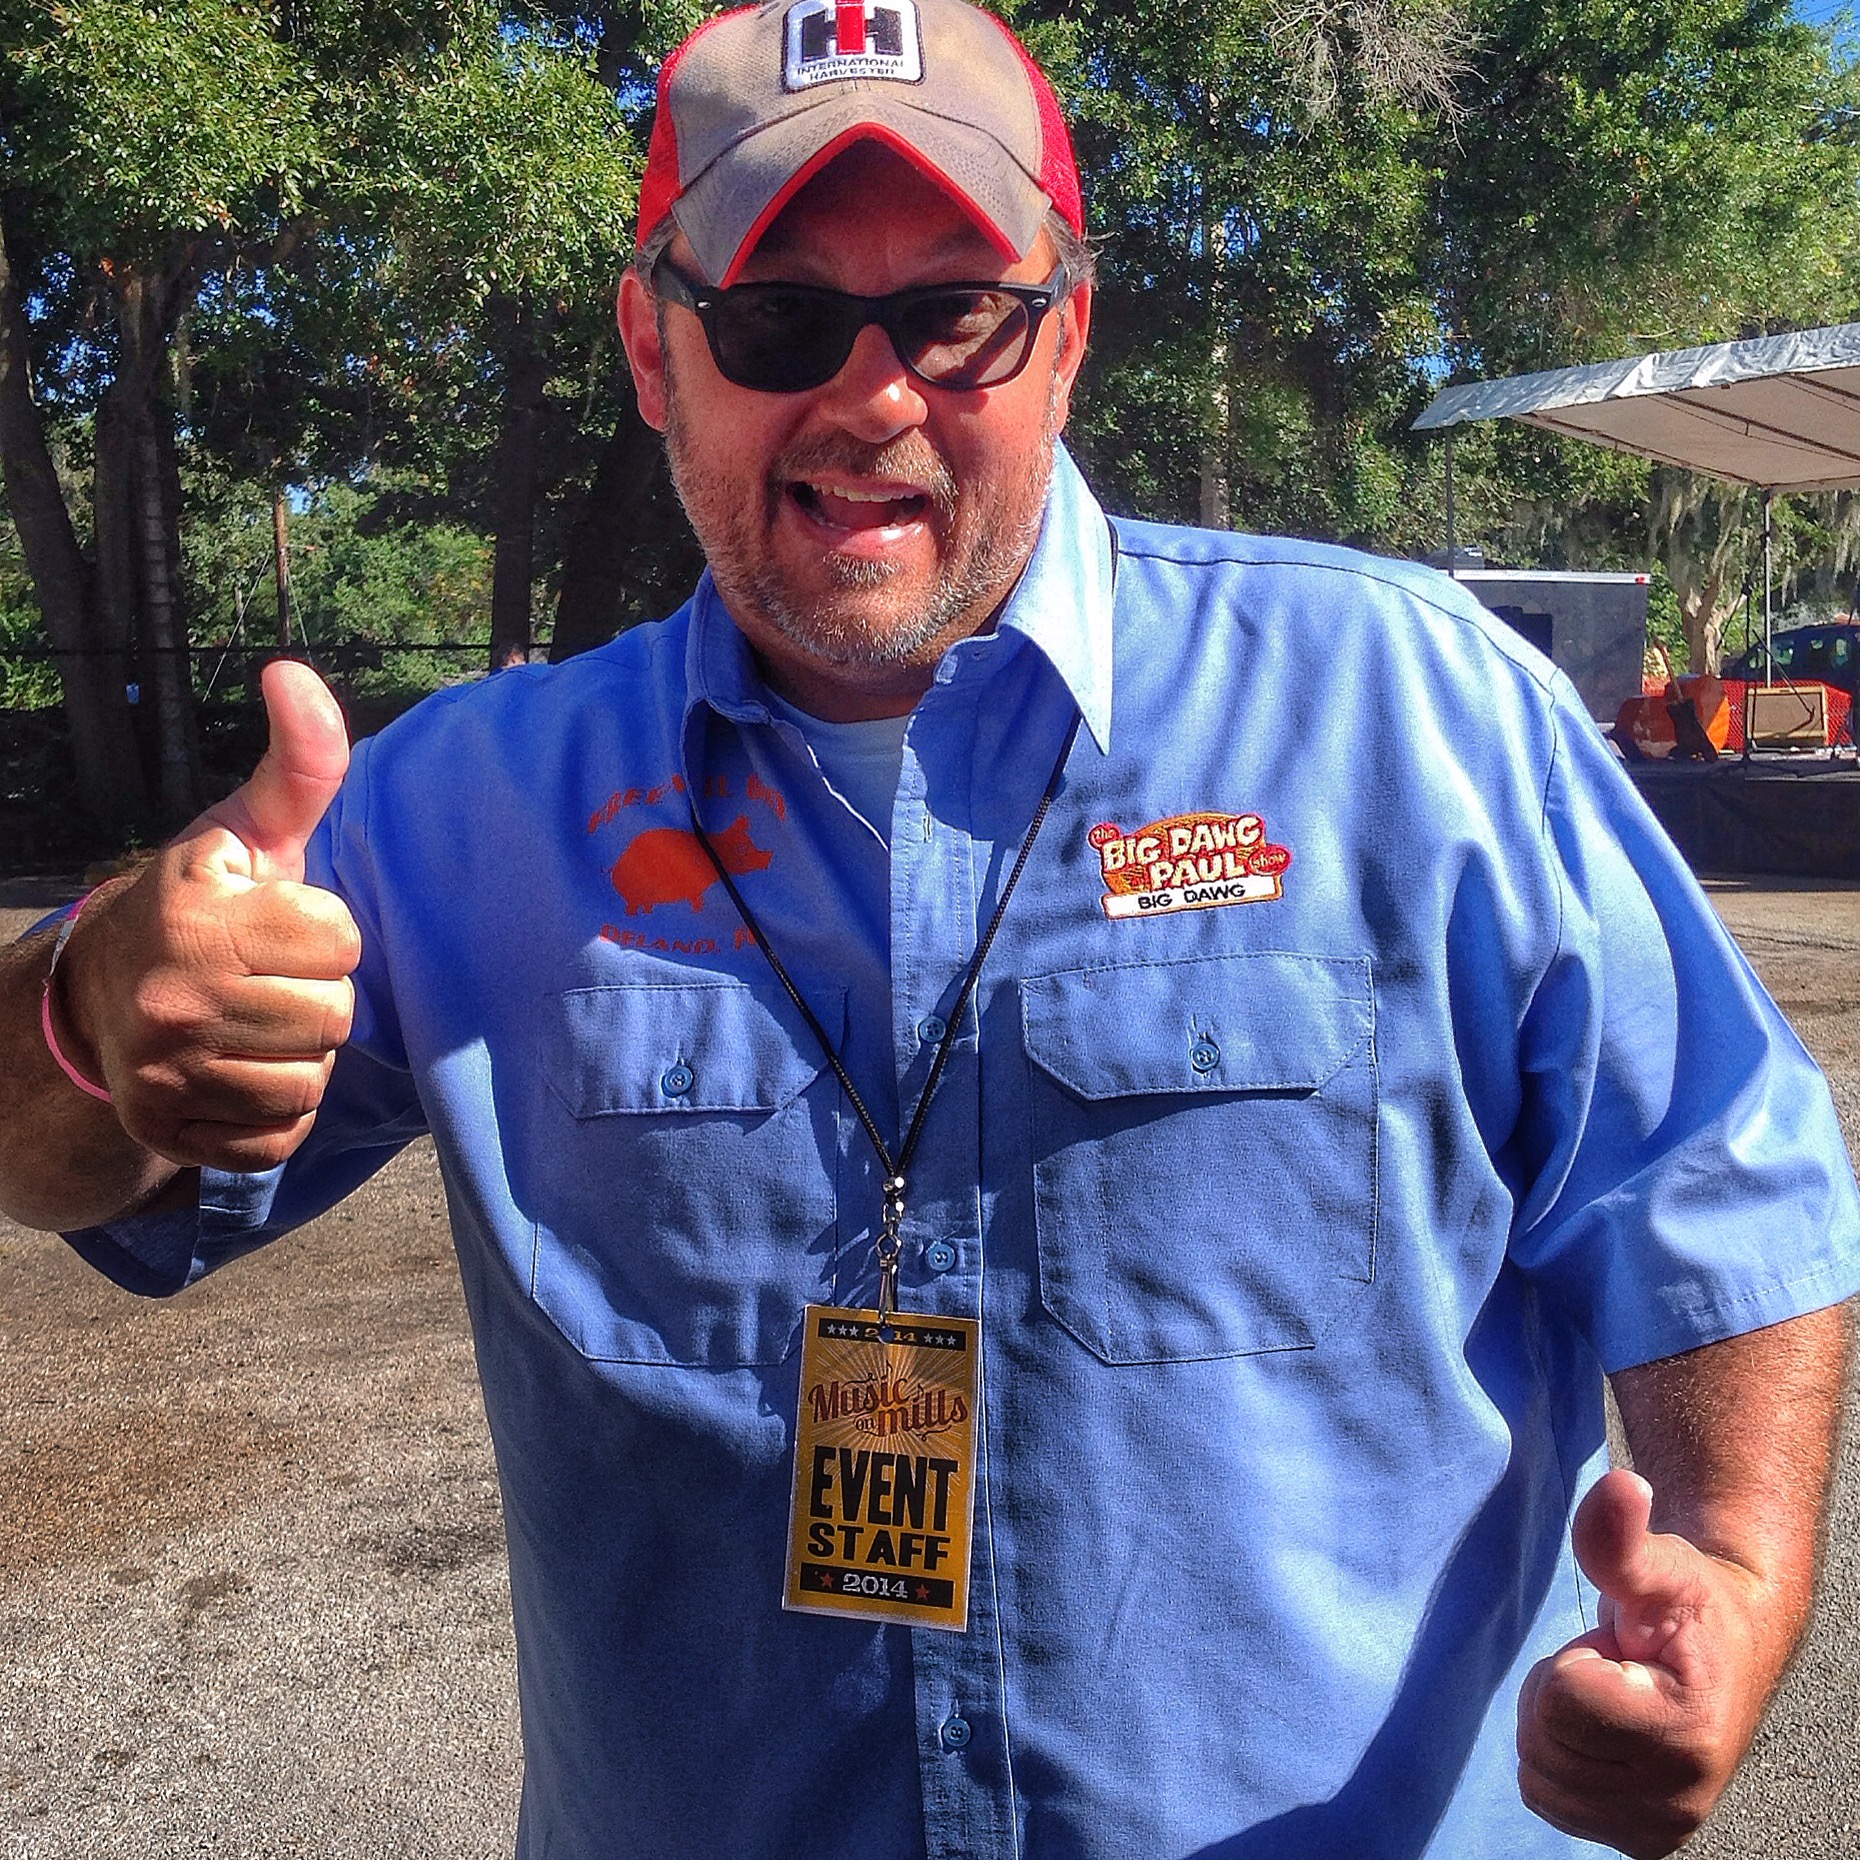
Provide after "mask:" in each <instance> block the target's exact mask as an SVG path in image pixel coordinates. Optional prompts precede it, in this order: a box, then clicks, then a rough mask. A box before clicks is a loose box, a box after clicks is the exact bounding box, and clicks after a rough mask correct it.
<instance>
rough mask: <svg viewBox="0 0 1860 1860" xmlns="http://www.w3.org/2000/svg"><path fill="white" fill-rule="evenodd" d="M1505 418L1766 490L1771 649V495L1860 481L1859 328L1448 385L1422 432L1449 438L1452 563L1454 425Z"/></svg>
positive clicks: (1766, 615)
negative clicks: (1453, 385) (1441, 434)
mask: <svg viewBox="0 0 1860 1860" xmlns="http://www.w3.org/2000/svg"><path fill="white" fill-rule="evenodd" d="M1501 419H1505V420H1525V421H1528V422H1529V423H1530V424H1531V425H1533V426H1542V427H1547V428H1549V430H1550V431H1552V432H1556V433H1569V434H1571V435H1573V436H1574V437H1575V438H1578V439H1587V440H1591V441H1593V442H1594V443H1595V444H1596V445H1601V446H1609V447H1612V448H1613V449H1614V450H1615V451H1618V452H1634V453H1638V454H1639V455H1640V456H1641V457H1642V458H1649V459H1655V460H1658V461H1659V462H1660V463H1661V464H1664V465H1680V466H1684V467H1685V468H1686V469H1687V470H1690V471H1697V472H1706V473H1708V474H1710V475H1711V476H1713V477H1716V478H1726V479H1729V480H1730V481H1731V482H1732V483H1733V484H1747V485H1754V486H1757V487H1759V488H1760V489H1761V490H1762V491H1763V494H1764V496H1763V641H1764V647H1765V650H1766V651H1767V650H1768V647H1769V640H1770V520H1769V519H1770V498H1771V496H1772V495H1773V494H1774V493H1775V492H1777V491H1784V492H1787V491H1833V490H1841V489H1845V488H1847V487H1849V486H1853V485H1860V323H1842V324H1840V325H1838V326H1837V327H1835V328H1832V329H1804V330H1797V331H1795V332H1794V333H1793V334H1791V335H1786V336H1757V337H1753V338H1752V339H1750V340H1749V341H1746V342H1715V343H1712V344H1710V345H1709V346H1707V347H1705V348H1699V349H1672V350H1668V351H1667V352H1665V353H1664V354H1657V355H1642V356H1635V357H1630V358H1628V359H1627V360H1625V361H1619V362H1596V363H1592V364H1590V365H1588V366H1586V367H1581V368H1553V369H1549V370H1547V371H1546V372H1544V373H1542V374H1535V375H1511V376H1508V377H1506V378H1505V379H1503V380H1499V381H1471V382H1466V383H1464V384H1462V385H1461V386H1459V387H1450V388H1445V389H1443V390H1442V391H1441V393H1439V394H1438V395H1437V396H1436V397H1435V399H1434V401H1433V404H1432V405H1431V406H1430V407H1429V408H1428V409H1427V411H1426V412H1425V413H1423V414H1422V415H1421V417H1420V418H1419V419H1418V420H1416V421H1415V423H1414V426H1415V430H1416V431H1417V432H1424V431H1431V430H1440V431H1444V433H1445V435H1446V440H1447V560H1448V562H1449V563H1451V562H1452V561H1453V559H1454V555H1453V429H1454V428H1455V427H1456V426H1460V425H1463V424H1465V423H1466V422H1468V421H1471V420H1501Z"/></svg>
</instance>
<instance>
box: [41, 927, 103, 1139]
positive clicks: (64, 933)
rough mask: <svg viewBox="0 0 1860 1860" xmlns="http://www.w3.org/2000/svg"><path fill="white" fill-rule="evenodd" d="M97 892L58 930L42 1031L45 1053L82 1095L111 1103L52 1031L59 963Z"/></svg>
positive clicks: (44, 999)
mask: <svg viewBox="0 0 1860 1860" xmlns="http://www.w3.org/2000/svg"><path fill="white" fill-rule="evenodd" d="M95 896H96V893H95V892H90V891H87V892H85V894H84V895H83V897H81V898H79V899H78V901H77V902H76V903H75V904H74V905H72V907H71V908H70V909H69V910H68V911H66V912H65V920H64V922H63V923H62V924H60V925H59V927H58V941H57V942H56V943H54V944H53V945H52V962H51V967H50V968H48V969H47V970H46V971H45V985H44V987H42V988H41V989H40V990H39V1031H40V1032H41V1033H42V1034H44V1035H45V1050H46V1051H47V1052H48V1053H50V1054H51V1056H52V1062H53V1064H54V1065H56V1066H57V1068H58V1070H59V1071H60V1072H62V1073H63V1074H64V1075H65V1077H66V1078H68V1079H69V1080H70V1081H71V1083H72V1084H73V1085H75V1086H76V1087H77V1088H78V1090H79V1091H81V1092H84V1093H87V1094H88V1095H89V1096H90V1097H92V1098H95V1099H97V1100H98V1101H99V1102H100V1103H103V1104H109V1103H111V1102H112V1100H111V1097H110V1094H109V1093H108V1092H107V1091H105V1090H104V1089H103V1087H102V1086H101V1085H93V1084H92V1083H91V1082H90V1080H89V1079H87V1078H86V1077H85V1076H84V1075H83V1073H81V1072H80V1071H79V1070H78V1069H77V1067H76V1066H74V1065H73V1064H72V1063H71V1061H70V1060H68V1059H67V1058H66V1057H65V1056H64V1054H63V1053H62V1052H61V1051H60V1050H59V1046H58V1035H57V1034H56V1033H54V1032H53V1031H52V977H53V976H54V975H56V974H57V973H58V959H59V957H60V956H62V955H63V954H64V953H65V944H66V942H67V941H68V940H69V938H70V936H71V926H72V925H73V924H75V923H76V922H77V918H78V912H79V911H81V910H82V909H83V908H84V906H85V905H87V904H88V903H89V902H90V901H91V899H92V898H93V897H95Z"/></svg>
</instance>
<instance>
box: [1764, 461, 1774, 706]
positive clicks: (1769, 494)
mask: <svg viewBox="0 0 1860 1860" xmlns="http://www.w3.org/2000/svg"><path fill="white" fill-rule="evenodd" d="M1774 496H1775V493H1774V492H1773V491H1772V490H1771V489H1770V488H1769V486H1768V485H1765V486H1764V487H1763V682H1764V683H1765V684H1769V683H1770V682H1771V681H1772V680H1773V679H1774V678H1775V676H1776V661H1775V659H1774V658H1773V657H1772V656H1771V653H1770V566H1771V554H1770V548H1771V537H1772V534H1773V532H1772V529H1771V524H1770V503H1771V500H1772V499H1773V498H1774Z"/></svg>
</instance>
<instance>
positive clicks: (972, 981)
mask: <svg viewBox="0 0 1860 1860" xmlns="http://www.w3.org/2000/svg"><path fill="white" fill-rule="evenodd" d="M1079 722H1080V717H1079V713H1078V712H1076V711H1075V712H1074V713H1073V716H1072V722H1071V724H1070V726H1069V727H1068V728H1067V730H1066V738H1065V741H1064V742H1063V743H1061V744H1060V746H1059V756H1058V759H1057V760H1056V761H1055V762H1054V763H1053V772H1052V774H1051V775H1050V776H1048V777H1047V782H1046V792H1045V793H1044V794H1042V795H1041V796H1040V804H1039V806H1038V807H1036V808H1035V809H1034V810H1033V819H1032V821H1031V822H1030V823H1029V824H1028V827H1027V832H1026V836H1025V838H1023V839H1022V841H1021V843H1020V852H1019V855H1018V856H1017V857H1016V858H1015V861H1014V869H1013V870H1012V871H1011V872H1009V874H1008V879H1007V883H1006V884H1005V885H1003V886H1002V888H1001V898H1000V901H999V902H998V903H997V904H996V905H995V910H994V915H993V916H992V917H990V918H989V920H988V927H987V929H985V930H984V931H983V932H982V936H981V941H980V942H978V943H977V944H976V946H975V954H974V955H973V956H972V957H971V958H970V959H969V966H968V969H967V970H966V971H965V972H964V974H963V978H962V986H961V988H959V989H958V990H957V993H956V1004H955V1007H954V1008H953V1009H952V1010H951V1012H950V1016H949V1025H948V1026H947V1027H945V1028H944V1030H943V1037H942V1039H941V1040H939V1041H938V1042H937V1049H936V1054H935V1056H934V1057H933V1058H932V1060H931V1061H930V1072H929V1076H928V1077H927V1078H925V1080H924V1088H923V1090H922V1092H920V1093H919V1094H918V1098H917V1109H916V1110H915V1112H913V1113H912V1116H911V1121H910V1126H909V1128H908V1129H907V1130H906V1131H905V1133H904V1142H903V1143H902V1144H901V1145H900V1146H899V1149H898V1154H897V1157H896V1159H895V1160H894V1159H893V1157H892V1154H891V1147H890V1145H889V1144H887V1143H886V1141H885V1138H884V1133H883V1132H882V1131H880V1129H879V1127H878V1125H877V1123H876V1122H875V1121H874V1120H873V1117H872V1113H871V1112H870V1111H869V1110H867V1108H866V1103H865V1100H864V1099H863V1098H861V1097H860V1096H859V1088H858V1087H857V1086H856V1085H854V1084H853V1082H852V1076H851V1074H850V1073H848V1072H847V1070H846V1065H845V1062H844V1061H843V1060H842V1059H841V1058H840V1056H839V1054H838V1053H837V1052H836V1051H835V1050H834V1046H833V1042H832V1041H831V1040H830V1039H828V1038H827V1030H826V1028H824V1027H823V1026H822V1025H821V1024H820V1019H819V1016H818V1015H816V1014H815V1012H814V1010H813V1009H812V1008H811V1007H809V1006H808V1005H807V1002H806V1001H805V1000H804V999H803V998H802V995H801V991H800V989H798V988H797V987H796V986H795V985H794V978H793V977H792V976H791V975H790V974H789V973H788V971H787V969H786V968H785V967H784V966H783V964H782V960H781V958H780V957H779V956H778V955H776V953H775V949H774V946H773V945H772V944H771V943H770V942H769V940H768V937H767V935H766V934H765V933H764V931H763V928H762V925H761V924H760V923H759V922H758V921H757V920H756V917H755V914H754V912H752V911H751V910H750V908H749V906H748V905H747V904H746V903H744V902H743V894H742V893H741V892H740V891H738V890H737V888H736V881H735V880H734V879H733V878H732V877H731V876H730V874H729V873H728V872H727V871H726V870H725V869H724V864H723V860H722V859H721V858H720V857H719V856H718V853H717V849H716V847H714V846H713V845H712V844H711V842H710V835H709V834H708V833H706V832H705V831H704V823H703V821H702V820H700V819H699V818H698V810H697V795H696V791H695V790H694V789H687V791H686V795H685V799H686V801H687V802H688V804H689V806H690V808H691V830H692V832H693V833H695V834H696V835H697V842H698V844H699V845H700V846H702V847H703V848H704V856H705V857H706V858H707V859H709V861H710V863H711V869H712V870H713V871H714V872H715V873H716V874H717V877H718V879H719V880H720V881H721V883H722V885H723V888H724V890H725V891H726V892H728V893H729V897H730V902H731V903H732V904H734V905H735V906H736V908H737V911H738V913H739V915H740V916H741V917H742V920H743V923H744V925H745V927H746V928H747V929H748V931H749V934H750V935H751V936H752V937H754V938H755V940H756V947H757V948H758V949H759V950H761V952H762V953H763V955H764V956H766V957H767V958H768V964H769V967H770V968H771V969H773V970H774V971H775V979H776V980H777V981H779V982H780V983H781V985H782V987H783V988H785V989H786V990H787V991H788V999H789V1000H790V1001H792V1002H793V1003H794V1005H795V1007H796V1009H797V1010H798V1011H799V1013H800V1016H801V1018H802V1019H803V1020H804V1021H806V1022H807V1025H808V1027H809V1029H810V1030H811V1031H812V1033H813V1036H814V1038H815V1039H816V1040H818V1041H819V1042H820V1050H821V1051H822V1052H823V1053H824V1054H826V1056H827V1064H828V1065H829V1066H831V1067H832V1068H833V1076H834V1077H835V1078H836V1079H838V1080H839V1083H840V1090H841V1091H843V1092H844V1093H845V1094H846V1098H847V1101H848V1103H850V1104H851V1105H852V1108H853V1109H854V1111H856V1112H857V1113H858V1116H859V1122H860V1124H861V1125H862V1126H863V1127H864V1130H865V1134H866V1136H867V1138H868V1139H869V1140H870V1142H871V1145H872V1149H873V1151H874V1153H875V1154H876V1155H877V1157H878V1161H879V1166H880V1168H882V1169H883V1170H884V1172H885V1208H884V1219H883V1222H882V1224H881V1226H880V1228H879V1234H878V1240H877V1242H876V1244H875V1249H874V1250H875V1251H876V1253H877V1255H878V1267H879V1275H878V1314H879V1316H880V1318H881V1319H882V1318H887V1317H889V1316H890V1315H891V1314H892V1312H893V1311H895V1310H896V1309H897V1291H898V1254H899V1247H900V1242H899V1238H898V1229H899V1227H900V1225H901V1223H902V1222H903V1219H904V1189H905V1174H904V1172H905V1171H906V1170H907V1169H908V1168H909V1167H910V1164H911V1158H912V1157H913V1156H915V1155H916V1154H917V1139H918V1138H919V1136H921V1135H922V1134H923V1127H924V1117H925V1114H926V1113H927V1112H928V1111H929V1109H930V1096H931V1094H932V1093H933V1092H934V1091H935V1090H936V1087H937V1081H938V1080H939V1079H940V1078H941V1077H942V1076H943V1069H944V1067H945V1066H947V1065H948V1063H949V1055H950V1053H951V1051H952V1050H953V1048H954V1047H955V1044H956V1039H957V1036H958V1034H959V1033H960V1032H961V1029H962V1017H963V1015H964V1014H965V1013H966V1012H967V1011H968V1006H969V1001H970V998H971V997H972V996H973V995H974V993H975V987H976V984H977V982H979V981H980V980H981V975H982V964H983V963H984V962H986V961H987V960H988V952H989V950H990V949H991V948H992V947H993V945H994V940H995V932H996V931H997V930H999V929H1000V928H1001V920H1002V918H1004V917H1005V916H1006V915H1007V907H1008V901H1009V900H1010V899H1011V898H1012V897H1013V896H1014V888H1015V886H1016V885H1018V884H1019V883H1020V875H1021V873H1022V872H1023V871H1025V870H1026V867H1027V859H1028V856H1029V855H1030V854H1031V853H1032V851H1033V842H1034V841H1035V840H1036V839H1038V838H1039V836H1040V828H1041V827H1042V826H1043V825H1044V824H1045V822H1046V815H1047V811H1048V809H1050V808H1051V806H1052V805H1053V800H1054V797H1055V796H1056V795H1057V794H1058V793H1059V784H1060V781H1061V780H1062V779H1063V777H1064V775H1065V772H1066V763H1067V762H1068V761H1069V760H1070V759H1071V756H1072V745H1073V743H1074V742H1075V741H1076V740H1077V738H1078V733H1079Z"/></svg>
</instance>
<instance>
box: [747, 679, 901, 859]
mask: <svg viewBox="0 0 1860 1860" xmlns="http://www.w3.org/2000/svg"><path fill="white" fill-rule="evenodd" d="M767 695H768V705H769V710H770V712H771V713H772V714H773V715H774V716H776V717H779V718H780V719H781V720H782V721H783V722H784V723H791V724H793V725H794V727H795V728H796V729H797V730H799V731H800V732H801V735H802V736H803V737H804V738H805V739H806V741H807V746H808V748H809V749H811V750H812V751H813V752H814V760H815V761H816V762H818V763H819V764H820V772H821V774H822V775H824V776H825V777H826V778H827V785H828V787H830V788H831V789H832V790H833V791H834V793H835V794H837V795H838V796H839V797H840V799H841V800H842V801H844V802H845V803H846V805H847V806H848V807H850V808H851V809H852V810H853V812H854V813H855V814H857V815H858V816H859V818H860V819H861V820H863V821H864V822H865V824H866V825H867V826H868V827H870V828H871V829H872V831H873V832H874V833H876V834H877V835H878V837H879V838H880V839H881V840H883V841H884V842H885V843H886V845H890V843H891V810H892V807H893V805H894V804H895V803H896V801H897V798H898V777H899V775H900V774H901V773H902V772H903V769H904V734H905V732H906V731H907V730H908V729H909V728H910V726H911V719H910V716H909V713H908V712H907V713H906V714H905V715H904V716H902V717H872V718H869V719H866V720H864V721H861V722H859V723H829V722H828V721H827V720H826V718H824V717H815V716H812V715H810V714H809V713H808V712H807V711H804V710H797V709H796V708H795V707H794V706H793V705H792V704H790V703H788V702H787V701H786V700H785V699H783V698H778V697H777V696H776V695H775V693H774V692H773V691H771V692H769V693H768V694H767Z"/></svg>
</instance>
